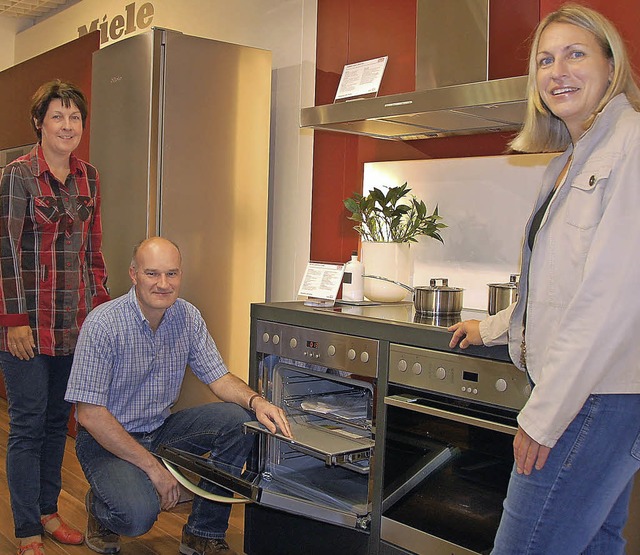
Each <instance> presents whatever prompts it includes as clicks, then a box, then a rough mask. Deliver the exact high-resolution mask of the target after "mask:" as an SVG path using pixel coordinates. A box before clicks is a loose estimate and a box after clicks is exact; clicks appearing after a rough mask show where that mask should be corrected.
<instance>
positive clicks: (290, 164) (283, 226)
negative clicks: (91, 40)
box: [0, 0, 317, 301]
mask: <svg viewBox="0 0 640 555" xmlns="http://www.w3.org/2000/svg"><path fill="white" fill-rule="evenodd" d="M132 4H133V6H131V5H132ZM145 4H151V5H152V6H153V18H152V20H150V21H149V22H148V24H149V25H152V26H155V27H165V28H169V29H174V30H177V31H182V32H183V33H186V34H190V35H197V36H202V37H206V38H212V39H216V40H222V41H228V42H234V43H238V44H244V45H248V46H254V47H258V48H265V49H267V50H271V51H272V55H273V73H272V80H273V85H272V120H271V153H270V158H271V163H270V193H271V194H270V222H271V224H270V233H269V235H270V246H269V262H268V264H269V268H268V290H267V298H268V299H269V300H274V301H275V300H291V299H295V298H296V295H297V289H298V286H299V284H300V281H301V279H302V276H303V274H304V270H305V267H306V263H307V261H308V260H309V250H310V229H311V178H312V157H313V134H312V132H311V131H308V130H304V131H303V130H300V128H299V115H300V108H301V107H302V106H305V107H306V106H312V105H313V100H314V87H315V44H316V11H317V9H316V6H317V0H241V1H240V0H233V1H229V0H180V1H179V2H177V1H176V0H151V1H149V2H145V1H140V0H135V1H134V0H82V1H80V2H78V3H77V4H74V5H73V6H70V7H69V8H67V9H66V10H64V11H62V12H60V13H58V14H56V15H54V16H52V17H50V18H48V19H46V20H44V21H42V22H41V23H38V24H37V25H34V26H33V27H30V28H28V29H26V30H24V31H22V32H20V33H18V34H17V35H16V36H15V59H14V63H18V62H21V61H24V60H26V59H28V58H31V57H33V56H36V55H38V54H40V53H42V52H46V51H47V50H50V49H52V48H55V47H57V46H60V45H62V44H65V43H66V42H69V41H70V40H73V39H75V38H78V36H79V34H78V29H79V28H81V27H83V26H84V27H86V28H87V29H88V28H89V27H90V25H91V22H92V21H93V20H98V26H100V25H101V24H102V26H103V27H104V28H107V29H108V26H109V25H111V24H112V23H113V21H114V18H116V17H118V16H122V17H123V18H126V16H127V14H132V13H137V12H138V11H139V10H140V9H141V7H142V6H143V5H145ZM147 7H148V6H147ZM105 24H106V25H105ZM132 26H134V25H128V28H132ZM98 28H100V27H98ZM147 28H148V26H147ZM1 30H2V28H1V27H0V32H1ZM144 30H146V29H138V28H137V27H136V30H135V31H133V32H131V33H129V34H125V33H124V29H121V30H120V33H121V34H122V36H121V37H120V39H116V40H122V39H123V38H126V36H131V35H133V34H136V33H138V32H142V31H144ZM3 35H4V34H3ZM102 39H104V41H105V42H104V43H103V46H106V45H109V44H112V43H113V42H114V39H112V38H110V37H109V33H108V32H107V33H103V34H102V35H101V40H102ZM2 40H3V39H0V46H2V42H1V41H2ZM9 42H10V41H9ZM0 67H1V66H0Z"/></svg>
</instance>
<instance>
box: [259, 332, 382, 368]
mask: <svg viewBox="0 0 640 555" xmlns="http://www.w3.org/2000/svg"><path fill="white" fill-rule="evenodd" d="M378 343H379V342H378V341H377V340H375V339H368V338H365V337H358V336H354V335H346V334H341V333H333V332H327V331H323V330H317V329H310V328H304V327H299V326H290V325H287V324H280V323H276V322H266V321H262V320H260V321H258V322H257V325H256V347H257V349H256V350H257V351H258V352H259V353H265V354H271V355H278V356H281V357H285V358H290V359H293V360H299V361H309V362H310V363H312V364H318V365H320V366H326V367H328V368H332V369H335V370H341V371H344V372H349V373H351V374H358V375H360V376H370V377H374V378H375V377H377V375H378V351H379V345H378Z"/></svg>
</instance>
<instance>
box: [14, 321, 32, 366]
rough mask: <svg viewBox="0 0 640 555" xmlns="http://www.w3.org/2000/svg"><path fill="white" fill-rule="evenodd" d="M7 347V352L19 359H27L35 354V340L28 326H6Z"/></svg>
mask: <svg viewBox="0 0 640 555" xmlns="http://www.w3.org/2000/svg"><path fill="white" fill-rule="evenodd" d="M7 347H8V348H9V352H10V353H11V354H12V355H13V356H14V357H18V358H19V359H20V360H29V359H31V358H33V357H34V356H36V355H35V351H34V349H35V348H36V342H35V341H34V340H33V331H31V328H30V327H29V326H12V327H9V328H7Z"/></svg>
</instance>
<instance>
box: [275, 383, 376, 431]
mask: <svg viewBox="0 0 640 555" xmlns="http://www.w3.org/2000/svg"><path fill="white" fill-rule="evenodd" d="M363 400H365V401H366V400H367V393H366V392H356V391H350V392H344V391H336V392H326V393H322V394H318V395H303V396H296V397H289V398H287V399H284V400H283V404H284V406H285V407H286V409H287V413H288V415H289V416H299V415H305V414H309V415H312V416H315V417H318V418H322V419H325V420H330V421H332V422H336V423H338V424H343V425H346V426H350V427H353V428H357V429H360V430H366V431H369V432H370V431H371V430H372V428H373V426H372V423H371V418H370V417H369V415H368V414H365V413H366V412H367V411H368V409H367V406H368V405H367V403H363V402H362V401H363ZM363 409H364V410H363ZM296 413H297V414H296Z"/></svg>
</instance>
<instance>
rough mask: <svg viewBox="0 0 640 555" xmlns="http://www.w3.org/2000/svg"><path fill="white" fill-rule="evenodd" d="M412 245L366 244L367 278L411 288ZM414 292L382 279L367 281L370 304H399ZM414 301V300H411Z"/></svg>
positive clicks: (363, 245) (365, 280)
mask: <svg viewBox="0 0 640 555" xmlns="http://www.w3.org/2000/svg"><path fill="white" fill-rule="evenodd" d="M410 247H411V243H375V242H370V241H363V242H362V252H361V254H362V256H361V259H362V263H363V264H364V273H365V275H374V276H382V277H385V278H387V279H391V280H393V281H399V282H400V283H404V284H406V285H411V274H412V268H413V264H412V259H411V249H410ZM408 295H410V293H409V292H408V291H407V290H406V289H405V288H404V287H400V286H399V285H396V284H394V283H389V282H387V281H382V280H379V279H372V278H365V279H364V296H365V297H366V298H367V299H369V300H370V301H378V302H385V303H397V302H399V301H402V300H403V299H404V298H405V297H407V296H408ZM409 298H410V297H409Z"/></svg>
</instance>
